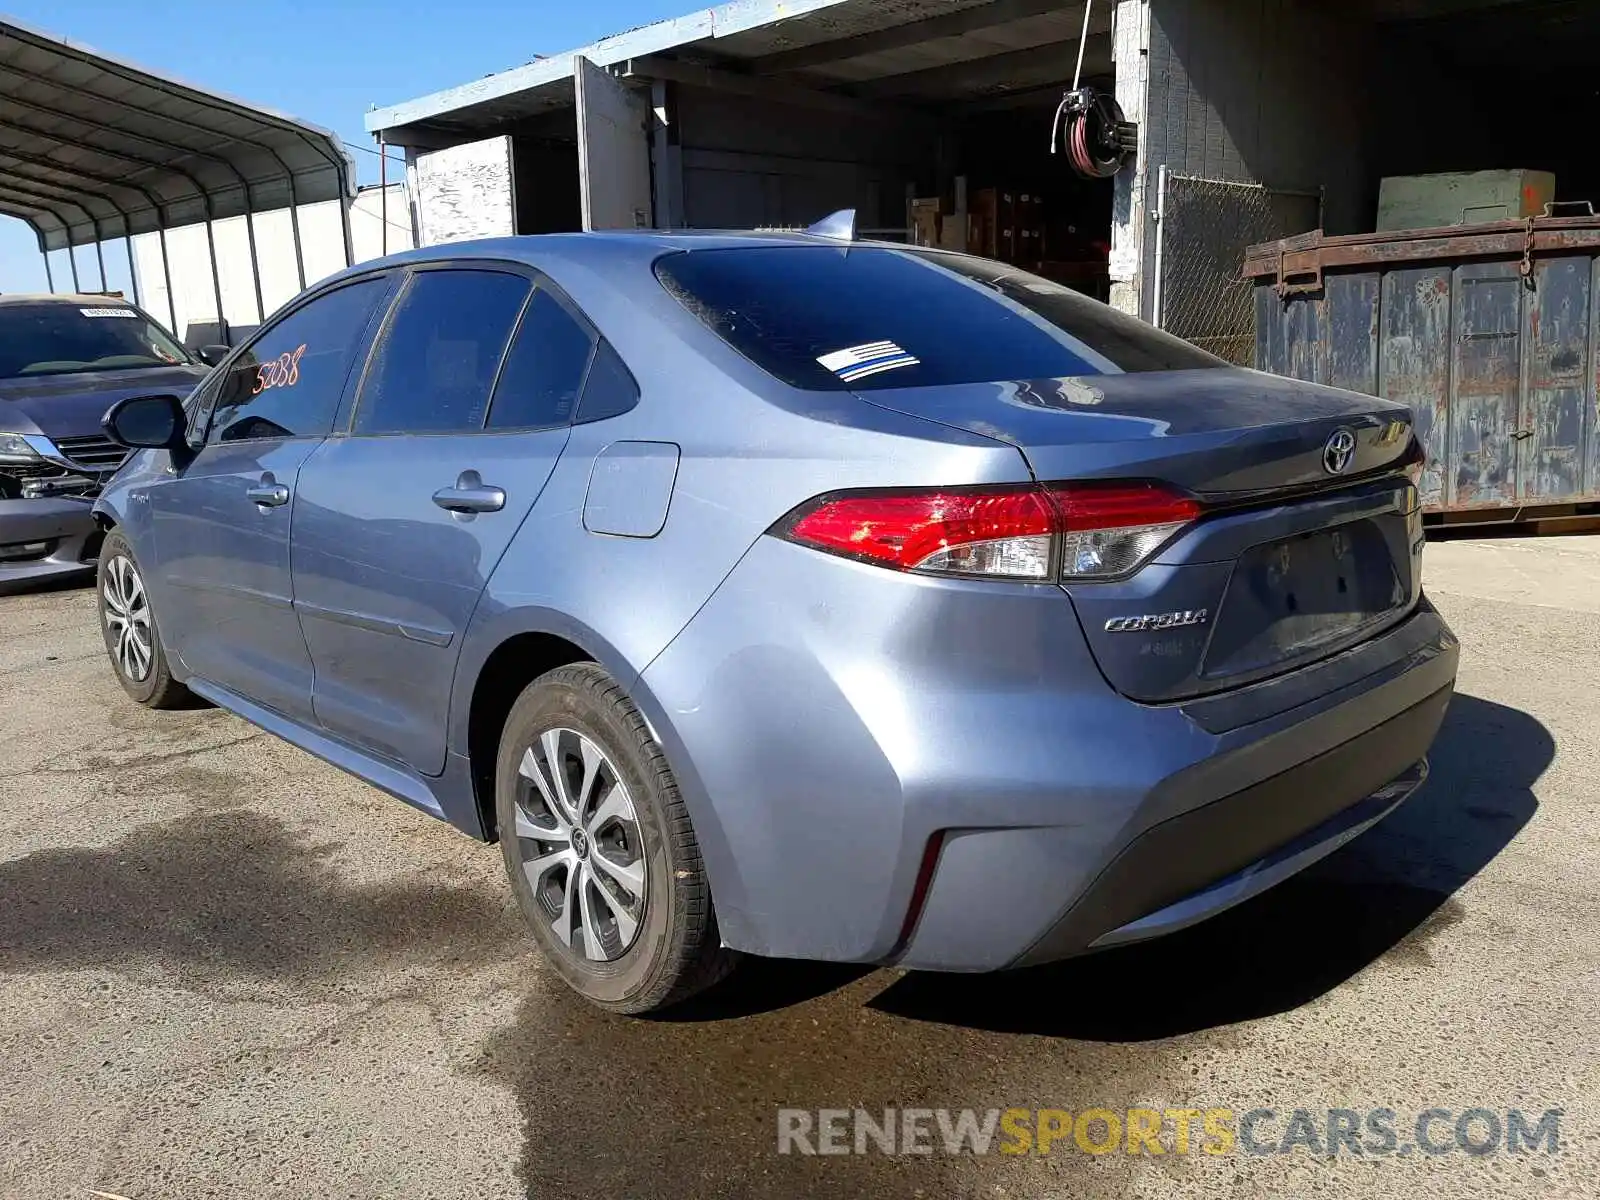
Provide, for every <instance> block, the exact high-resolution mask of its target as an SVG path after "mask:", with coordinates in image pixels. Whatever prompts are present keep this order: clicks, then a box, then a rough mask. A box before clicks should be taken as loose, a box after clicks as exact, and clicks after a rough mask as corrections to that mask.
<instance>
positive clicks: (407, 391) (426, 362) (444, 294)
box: [352, 270, 532, 434]
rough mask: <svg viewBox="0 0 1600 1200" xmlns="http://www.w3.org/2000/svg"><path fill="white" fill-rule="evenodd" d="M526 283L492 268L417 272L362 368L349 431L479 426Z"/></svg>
mask: <svg viewBox="0 0 1600 1200" xmlns="http://www.w3.org/2000/svg"><path fill="white" fill-rule="evenodd" d="M531 286H532V285H531V284H530V283H529V282H528V280H527V279H526V278H524V277H523V276H521V275H512V274H507V273H503V272H498V271H455V270H450V271H419V272H418V273H417V274H416V275H415V276H414V277H413V278H412V280H411V283H410V286H409V287H407V288H406V291H405V294H404V295H403V296H401V297H400V299H399V301H398V302H397V303H396V306H395V311H394V314H393V316H391V317H390V319H389V327H388V329H387V330H386V331H385V332H384V335H383V343H382V345H380V346H379V347H378V351H377V355H376V357H375V358H374V359H373V361H372V365H371V366H370V367H369V368H368V370H367V379H366V382H365V383H364V384H363V385H362V388H361V402H360V404H359V405H357V407H356V419H355V425H354V428H353V430H352V432H354V433H366V434H375V433H459V432H465V431H470V430H475V429H482V428H483V419H484V415H485V414H486V413H487V412H488V410H489V389H490V388H492V387H493V386H494V380H495V374H496V373H497V372H498V371H499V369H500V360H501V358H502V357H503V356H504V354H505V350H506V342H507V341H509V340H510V338H511V328H512V326H513V325H515V324H516V321H517V314H518V313H520V312H521V311H522V305H523V302H524V301H525V300H526V299H527V298H528V291H529V289H530V288H531Z"/></svg>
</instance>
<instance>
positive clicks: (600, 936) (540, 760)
mask: <svg viewBox="0 0 1600 1200" xmlns="http://www.w3.org/2000/svg"><path fill="white" fill-rule="evenodd" d="M517 784H518V788H517V801H516V838H517V842H518V847H519V849H520V851H521V860H522V869H523V871H524V873H525V874H526V875H527V878H528V883H529V886H531V887H532V889H533V894H534V897H535V899H536V900H537V902H538V905H539V908H540V909H541V910H542V911H543V913H544V915H545V917H546V918H547V919H548V920H549V922H550V928H551V931H552V932H553V933H554V934H555V936H556V939H557V940H558V941H560V942H561V943H562V945H564V946H566V947H567V948H568V949H569V950H571V951H572V952H573V954H575V955H577V956H578V957H580V958H583V959H587V960H589V961H590V962H609V961H611V960H613V959H617V958H620V957H621V956H622V955H623V954H625V953H626V952H627V950H628V948H629V947H630V946H632V945H633V942H634V940H635V939H636V938H637V936H638V933H639V927H640V924H641V923H642V921H643V919H644V907H645V895H646V888H647V882H648V881H647V872H648V868H647V866H646V860H645V849H644V838H643V836H642V834H641V832H640V828H639V819H638V815H637V814H636V813H635V811H634V807H633V799H632V797H630V796H629V794H628V789H627V786H626V785H625V784H624V783H623V782H622V780H621V778H620V777H619V776H618V774H617V770H616V767H615V766H614V765H613V764H612V762H611V760H610V758H608V757H607V756H606V753H605V751H603V750H602V749H601V748H600V747H599V746H598V745H597V744H596V743H595V742H594V741H593V740H592V739H591V738H589V737H587V736H586V735H584V734H582V733H579V732H578V731H576V730H573V729H549V730H546V731H545V732H544V733H542V734H540V735H539V737H538V739H537V741H536V742H535V743H534V744H533V745H532V746H529V747H528V748H527V749H525V750H524V751H523V754H522V760H521V762H520V763H519V765H518V768H517Z"/></svg>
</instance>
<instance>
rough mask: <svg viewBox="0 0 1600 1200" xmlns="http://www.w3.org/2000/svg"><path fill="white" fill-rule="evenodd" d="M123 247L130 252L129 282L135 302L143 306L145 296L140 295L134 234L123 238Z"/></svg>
mask: <svg viewBox="0 0 1600 1200" xmlns="http://www.w3.org/2000/svg"><path fill="white" fill-rule="evenodd" d="M122 248H123V249H124V250H126V251H127V252H128V283H129V284H130V285H131V286H132V288H133V302H134V303H135V304H137V305H138V306H139V307H140V308H143V307H144V298H143V297H142V296H140V295H139V268H138V266H136V265H135V264H134V261H133V234H131V233H130V234H129V235H128V236H127V237H125V238H123V239H122Z"/></svg>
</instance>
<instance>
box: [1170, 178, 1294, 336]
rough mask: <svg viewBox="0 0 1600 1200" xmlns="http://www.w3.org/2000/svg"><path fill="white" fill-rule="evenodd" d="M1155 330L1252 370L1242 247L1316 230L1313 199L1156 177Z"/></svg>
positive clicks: (1249, 292) (1252, 327)
mask: <svg viewBox="0 0 1600 1200" xmlns="http://www.w3.org/2000/svg"><path fill="white" fill-rule="evenodd" d="M1156 205H1157V207H1156V213H1157V228H1156V263H1155V274H1156V283H1155V289H1156V290H1155V297H1154V304H1153V307H1154V310H1155V323H1156V324H1157V325H1159V326H1160V327H1161V328H1163V329H1165V330H1166V331H1167V332H1168V333H1172V334H1176V335H1177V336H1178V337H1181V338H1184V339H1185V340H1187V341H1190V342H1193V343H1194V344H1195V345H1197V346H1200V347H1202V348H1203V349H1206V350H1209V351H1211V353H1213V354H1215V355H1217V356H1218V357H1220V358H1225V359H1227V360H1228V361H1229V362H1232V363H1236V364H1238V365H1239V366H1243V367H1248V366H1253V365H1254V364H1255V357H1256V310H1255V298H1254V294H1253V289H1252V286H1251V284H1250V281H1248V280H1246V279H1245V278H1243V275H1242V271H1243V268H1244V252H1245V248H1246V247H1248V246H1254V245H1256V244H1258V243H1260V242H1273V241H1277V240H1278V239H1279V238H1284V237H1290V236H1292V235H1294V234H1297V233H1306V232H1308V231H1309V230H1312V229H1317V228H1319V227H1320V226H1321V224H1322V198H1321V196H1320V195H1318V194H1317V193H1315V192H1289V191H1279V190H1275V189H1272V188H1267V187H1263V186H1261V185H1259V184H1252V183H1231V182H1228V181H1225V180H1221V179H1200V178H1197V177H1195V176H1192V175H1173V174H1169V173H1168V172H1167V170H1166V168H1164V167H1163V168H1162V170H1161V178H1160V191H1159V194H1158V198H1157V201H1156Z"/></svg>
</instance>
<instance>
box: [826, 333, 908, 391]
mask: <svg viewBox="0 0 1600 1200" xmlns="http://www.w3.org/2000/svg"><path fill="white" fill-rule="evenodd" d="M817 361H818V362H819V363H821V364H822V365H823V366H824V367H826V368H828V370H830V371H832V372H833V373H834V374H835V375H837V376H838V377H839V378H840V379H842V380H844V381H845V382H846V383H854V382H855V381H856V380H857V379H865V378H866V377H867V376H868V375H876V374H878V373H879V372H880V371H892V370H894V369H895V368H896V367H914V366H916V365H917V364H918V363H919V362H921V361H922V360H921V359H919V358H918V357H917V356H916V355H914V354H907V353H906V352H905V351H904V350H902V349H901V348H900V347H899V346H897V345H895V344H894V343H893V342H866V343H864V344H863V345H860V346H851V347H849V348H847V349H844V350H835V351H833V353H831V354H819V355H817Z"/></svg>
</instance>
